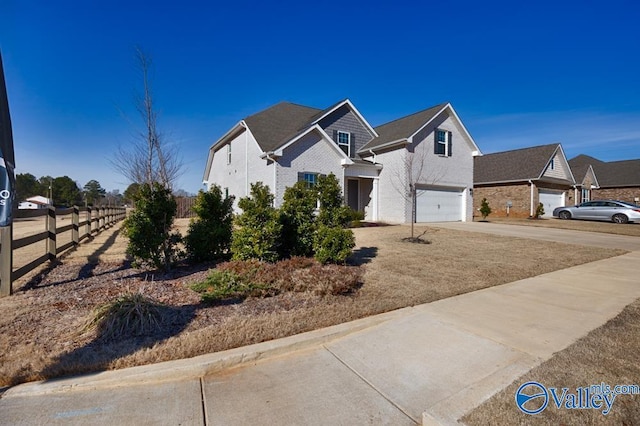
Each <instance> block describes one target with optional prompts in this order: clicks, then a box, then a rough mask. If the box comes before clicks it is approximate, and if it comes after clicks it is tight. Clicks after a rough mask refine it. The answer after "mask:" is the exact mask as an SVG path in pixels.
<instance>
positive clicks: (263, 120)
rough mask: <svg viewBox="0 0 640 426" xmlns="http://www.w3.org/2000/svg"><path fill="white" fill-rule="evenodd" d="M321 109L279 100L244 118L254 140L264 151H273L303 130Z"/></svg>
mask: <svg viewBox="0 0 640 426" xmlns="http://www.w3.org/2000/svg"><path fill="white" fill-rule="evenodd" d="M322 112H323V110H320V109H317V108H310V107H306V106H302V105H296V104H292V103H289V102H280V103H278V104H276V105H274V106H272V107H270V108H267V109H265V110H264V111H260V112H259V113H257V114H253V115H250V116H249V117H247V118H245V120H244V121H245V123H247V125H248V126H249V129H250V130H251V133H253V136H254V137H255V138H256V142H258V145H260V148H261V149H262V150H263V151H264V152H269V151H273V150H275V149H276V148H278V147H279V146H280V145H282V144H283V143H285V142H286V141H288V140H290V139H292V138H293V137H294V136H295V135H297V134H298V133H300V132H302V131H303V130H305V129H306V128H307V127H308V126H309V123H311V122H312V121H313V118H314V117H316V116H317V115H318V114H320V113H322Z"/></svg>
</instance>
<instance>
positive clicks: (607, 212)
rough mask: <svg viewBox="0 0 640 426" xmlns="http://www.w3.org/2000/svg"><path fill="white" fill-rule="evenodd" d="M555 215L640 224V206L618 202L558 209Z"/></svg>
mask: <svg viewBox="0 0 640 426" xmlns="http://www.w3.org/2000/svg"><path fill="white" fill-rule="evenodd" d="M553 215H554V216H555V217H559V218H560V219H587V220H606V221H612V222H615V223H627V222H640V206H636V205H635V204H631V203H627V202H624V201H617V200H597V201H587V202H586V203H582V204H578V205H577V206H567V207H558V208H556V209H554V210H553Z"/></svg>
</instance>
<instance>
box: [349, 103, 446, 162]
mask: <svg viewBox="0 0 640 426" xmlns="http://www.w3.org/2000/svg"><path fill="white" fill-rule="evenodd" d="M446 105H447V104H446V103H444V104H439V105H436V106H433V107H431V108H427V109H425V110H422V111H418V112H416V113H414V114H411V115H407V116H406V117H402V118H398V119H397V120H393V121H390V122H389V123H386V124H383V125H381V126H378V127H376V128H375V129H374V130H375V131H376V133H377V134H378V137H377V138H375V139H373V140H372V141H370V142H369V143H367V144H366V145H365V146H363V147H362V149H361V151H368V150H373V149H376V148H380V147H384V146H386V145H388V144H390V143H393V142H399V141H406V140H408V139H409V138H410V137H411V136H413V135H414V134H415V133H416V132H418V131H419V130H420V129H421V128H422V127H423V126H424V125H425V124H426V123H428V122H430V121H431V120H433V119H434V118H435V117H436V115H438V113H439V112H440V111H442V109H443V108H444V107H445V106H446Z"/></svg>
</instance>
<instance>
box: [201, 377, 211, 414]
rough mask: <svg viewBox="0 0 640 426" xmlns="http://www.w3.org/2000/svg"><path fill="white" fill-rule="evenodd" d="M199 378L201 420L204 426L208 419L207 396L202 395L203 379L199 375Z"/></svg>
mask: <svg viewBox="0 0 640 426" xmlns="http://www.w3.org/2000/svg"><path fill="white" fill-rule="evenodd" d="M199 380H200V398H202V400H201V405H202V422H203V424H204V426H208V424H209V420H208V419H207V398H205V395H204V379H203V378H202V377H200V378H199Z"/></svg>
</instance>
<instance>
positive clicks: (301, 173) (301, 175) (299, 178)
mask: <svg viewBox="0 0 640 426" xmlns="http://www.w3.org/2000/svg"><path fill="white" fill-rule="evenodd" d="M302 180H304V173H303V172H298V182H300V181H302Z"/></svg>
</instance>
